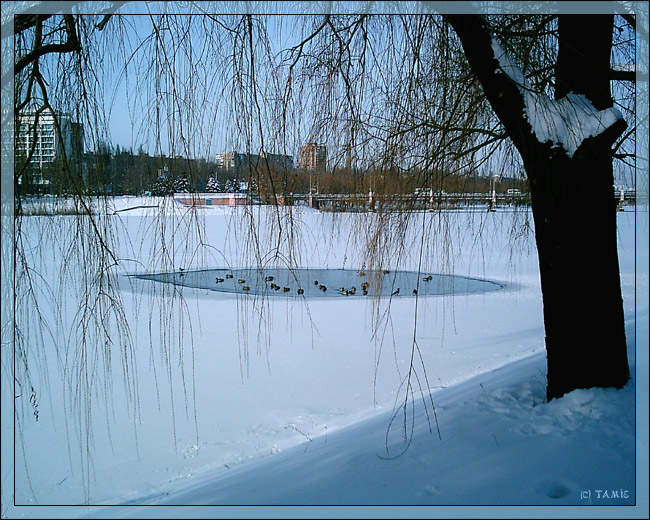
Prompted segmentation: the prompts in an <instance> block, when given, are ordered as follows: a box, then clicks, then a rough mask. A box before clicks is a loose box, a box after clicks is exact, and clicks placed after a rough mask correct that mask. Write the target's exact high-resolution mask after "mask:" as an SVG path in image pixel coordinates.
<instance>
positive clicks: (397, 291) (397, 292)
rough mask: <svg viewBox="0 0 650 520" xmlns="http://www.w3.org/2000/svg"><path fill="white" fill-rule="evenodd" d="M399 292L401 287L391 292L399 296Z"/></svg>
mask: <svg viewBox="0 0 650 520" xmlns="http://www.w3.org/2000/svg"><path fill="white" fill-rule="evenodd" d="M398 294H399V287H398V288H397V290H396V291H393V292H392V293H391V296H397V295H398Z"/></svg>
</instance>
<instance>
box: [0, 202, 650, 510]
mask: <svg viewBox="0 0 650 520" xmlns="http://www.w3.org/2000/svg"><path fill="white" fill-rule="evenodd" d="M152 201H155V204H156V205H158V204H160V205H161V206H159V207H158V208H148V207H143V206H149V205H152ZM113 204H115V207H114V209H115V210H124V211H116V212H115V214H110V215H108V216H107V217H106V219H107V220H106V223H107V225H110V226H114V230H115V232H114V233H112V234H111V236H112V237H113V238H112V239H113V240H114V243H113V245H114V246H115V247H116V249H117V251H118V252H119V255H118V256H119V267H117V268H112V269H116V271H115V274H116V275H117V277H116V278H115V280H116V282H117V283H119V291H118V294H120V295H121V296H122V298H123V303H124V306H125V309H126V316H127V321H128V324H129V327H130V333H131V335H132V338H133V350H132V351H131V350H129V349H128V345H127V346H121V345H120V342H119V341H118V339H119V338H118V336H117V334H116V336H115V339H114V341H115V344H114V345H113V347H112V349H111V352H112V359H111V361H110V363H111V366H112V370H113V371H112V373H111V374H109V373H106V374H105V377H106V378H107V379H108V380H110V381H112V383H111V384H99V383H97V384H95V385H94V386H85V387H83V386H82V387H79V388H75V389H72V388H70V386H69V385H67V384H66V381H72V380H74V377H75V374H76V373H75V372H74V371H75V370H79V367H80V366H81V364H82V362H81V361H80V360H82V359H84V357H83V356H87V358H85V359H88V358H92V356H91V355H90V354H89V352H79V350H78V344H77V343H76V342H75V338H74V336H75V334H76V333H75V334H72V335H71V338H72V339H70V340H69V341H68V342H65V341H61V340H62V339H63V338H65V337H66V336H69V335H70V334H71V332H70V331H73V330H75V329H74V327H75V325H77V324H78V323H79V321H78V320H79V319H80V317H79V315H78V314H76V312H77V309H78V304H77V303H75V300H74V298H75V295H77V296H76V297H77V298H78V295H79V294H84V291H85V290H86V288H85V286H83V283H82V281H80V282H79V283H78V284H77V285H75V284H74V283H72V284H70V283H66V284H61V283H59V282H60V280H61V276H62V271H61V268H62V267H66V268H67V271H64V272H65V273H67V274H66V275H65V276H68V277H69V279H70V280H74V276H75V275H76V273H78V272H80V271H81V269H79V268H78V267H77V268H75V265H73V260H74V257H70V256H66V255H67V254H69V251H70V248H69V242H66V240H70V235H71V232H74V227H72V226H73V225H74V222H75V220H74V217H71V216H64V217H54V218H52V217H46V216H35V217H29V218H26V219H23V222H24V226H25V236H26V237H27V242H26V244H25V250H26V251H27V253H28V255H29V256H30V261H33V262H35V265H36V267H37V268H38V275H39V276H42V279H41V280H42V282H40V284H41V285H40V286H47V287H48V290H47V291H43V292H42V293H39V294H37V295H36V298H35V300H34V301H39V302H40V304H41V311H42V312H43V314H44V317H45V318H46V319H47V320H50V321H49V322H48V323H50V325H51V326H52V337H49V336H47V335H46V336H45V337H44V339H43V342H44V345H45V346H46V353H47V356H48V357H47V360H45V359H44V358H43V357H42V356H38V355H37V354H36V353H34V355H33V359H31V360H30V362H31V364H32V366H39V367H41V368H42V367H47V369H43V371H45V372H47V373H48V375H49V384H47V385H46V384H45V381H44V378H43V377H40V378H37V379H35V380H34V382H33V384H32V386H34V390H35V392H34V393H35V398H34V400H33V401H32V400H29V399H26V398H23V399H20V400H19V402H18V403H17V408H16V410H17V412H16V414H17V416H18V418H19V421H18V422H16V425H17V431H16V445H15V451H14V445H13V433H12V425H13V424H14V422H13V413H14V410H13V404H14V403H13V401H14V399H13V397H14V396H13V395H12V394H13V391H14V389H13V388H11V387H9V388H7V378H6V377H4V375H5V374H6V371H5V370H6V367H4V368H3V386H2V424H3V431H2V487H3V491H2V502H3V506H2V507H3V516H7V517H11V518H15V517H33V518H47V517H71V516H77V517H78V516H92V517H103V518H104V517H214V516H233V515H245V514H247V513H248V514H254V515H263V516H265V515H281V516H301V517H302V516H305V515H307V516H310V515H315V514H323V515H326V516H332V514H334V515H335V516H338V515H341V514H342V512H343V511H344V513H343V514H344V516H350V515H355V516H356V515H370V516H382V515H389V516H390V515H397V514H400V512H399V511H400V510H399V509H393V508H381V509H373V508H369V509H364V510H357V509H350V508H345V509H344V510H340V509H337V510H328V509H327V508H325V509H313V508H288V509H284V508H279V509H277V508H276V509H270V510H267V509H263V508H262V509H260V508H252V509H247V508H245V507H244V508H243V509H241V508H240V507H243V506H268V505H292V506H296V505H301V506H328V505H347V506H354V505H365V506H374V505H377V506H379V505H387V506H390V505H395V506H398V505H424V506H463V507H461V509H451V510H450V509H446V508H438V507H431V508H425V509H422V510H421V509H415V508H410V509H408V512H407V514H408V516H418V515H425V516H449V515H452V514H455V515H460V516H486V515H490V512H489V511H488V512H486V510H484V509H481V508H471V507H470V508H465V507H464V506H472V505H484V504H490V505H504V506H545V505H554V506H557V505H572V506H583V505H589V506H607V508H604V509H602V510H600V509H599V510H598V513H595V510H594V509H593V507H590V508H587V509H582V508H575V507H573V508H572V509H571V510H570V515H571V516H582V515H585V516H593V515H595V514H598V515H602V516H608V515H612V516H626V517H631V516H638V517H644V516H645V517H647V511H648V498H647V497H648V493H647V489H648V487H647V476H648V461H647V439H648V406H647V403H648V400H647V397H648V213H647V209H644V210H639V211H637V212H635V211H634V210H633V208H629V207H628V208H626V209H627V210H626V211H624V212H620V213H618V217H617V218H618V224H619V254H620V263H621V277H622V288H623V295H624V306H625V313H626V323H627V337H628V347H629V348H628V352H629V359H630V365H631V369H632V374H633V378H632V380H631V382H630V383H629V384H628V385H627V386H626V387H625V388H624V389H622V390H612V389H591V390H577V391H574V392H572V393H570V394H568V395H567V396H565V397H563V398H561V399H557V400H554V401H552V402H551V403H546V402H545V397H544V392H545V371H546V369H545V357H544V330H543V325H542V303H541V294H540V286H539V276H538V269H537V258H536V251H535V247H534V240H533V236H532V232H529V233H528V234H526V233H524V234H523V235H522V234H520V233H519V231H521V229H522V225H523V224H525V223H527V224H529V226H531V227H532V218H531V217H530V215H528V213H527V211H526V210H524V209H519V210H518V211H517V212H513V211H511V210H508V211H505V210H504V211H497V212H496V213H487V212H485V211H476V212H468V211H458V212H452V211H450V212H445V213H443V214H442V215H437V214H433V213H425V214H422V215H420V216H422V217H423V219H424V220H421V219H419V218H420V217H419V216H418V217H416V220H415V222H417V223H418V226H419V225H421V224H422V223H424V224H430V226H429V227H425V229H426V233H427V237H426V242H425V243H426V244H428V246H427V247H428V249H427V250H426V253H427V254H426V255H425V256H426V263H425V264H424V265H423V267H422V271H423V273H450V272H453V273H454V274H457V275H462V276H469V277H477V278H485V279H488V280H491V281H496V282H499V283H501V284H504V285H505V287H504V288H503V289H500V290H497V291H492V292H488V293H483V294H463V295H457V296H440V297H426V298H424V297H423V298H418V299H416V298H413V297H399V296H396V297H393V298H392V299H390V300H388V299H382V300H380V301H379V302H378V301H375V300H371V299H365V300H364V299H363V297H358V296H355V297H354V298H347V297H341V298H319V299H316V298H315V299H311V300H307V301H303V300H300V299H296V298H294V297H286V296H277V297H272V298H268V299H260V298H258V297H253V296H246V295H234V294H225V293H215V292H212V291H205V290H200V289H191V288H187V287H186V288H183V289H182V290H180V292H179V291H178V290H173V287H172V286H168V285H164V284H158V283H156V282H151V281H146V280H136V279H134V278H129V277H127V276H125V275H126V274H132V273H144V272H167V271H169V270H177V269H179V268H180V267H183V269H185V270H191V269H199V268H215V267H246V266H247V265H251V263H252V262H253V260H254V258H255V254H256V249H255V247H253V246H254V245H256V244H260V251H261V253H260V256H259V258H262V259H263V261H265V259H268V257H267V256H265V254H266V253H268V251H269V250H270V249H271V247H272V245H273V242H272V240H270V239H269V237H268V236H266V235H265V232H264V229H266V228H268V227H269V226H278V225H283V229H284V230H285V231H286V229H287V225H288V220H287V214H286V212H285V210H283V211H282V212H281V213H280V214H276V213H274V212H272V211H271V210H270V209H269V208H256V209H254V211H253V212H252V213H251V214H248V213H247V211H248V210H246V209H243V208H217V207H214V208H203V209H201V210H199V211H200V214H201V218H199V219H198V220H194V219H192V218H190V217H191V215H192V213H191V212H188V210H186V209H185V208H182V207H180V206H178V205H176V204H174V203H171V202H169V201H167V202H163V201H161V200H159V199H151V198H146V199H137V198H129V197H124V198H120V199H116V200H115V201H113ZM160 207H162V215H163V216H162V217H160ZM129 208H132V209H129ZM155 215H158V216H155ZM292 216H293V219H294V220H295V221H296V222H298V223H299V225H298V226H297V227H296V228H295V231H296V233H297V234H296V237H297V238H296V244H297V247H296V248H295V249H292V250H291V252H292V254H295V256H294V257H293V258H292V265H294V266H296V267H319V268H341V267H346V268H351V269H360V268H361V267H362V265H363V262H364V261H365V256H364V251H363V250H362V251H358V250H355V249H354V247H353V245H351V242H350V231H351V230H353V231H354V230H356V229H362V228H363V227H364V226H365V225H366V224H370V223H371V221H370V220H367V219H372V218H373V217H372V216H369V215H364V214H340V215H332V214H327V213H320V212H317V211H312V210H310V209H309V208H295V209H294V212H293V215H292ZM48 219H52V220H48ZM364 219H366V220H364ZM48 222H49V224H47V225H44V224H45V223H48ZM53 222H56V224H53ZM163 222H164V225H162V224H161V223H163ZM247 222H256V223H258V224H261V225H260V227H259V229H260V234H259V235H258V236H256V237H253V236H251V235H250V233H249V231H248V230H249V227H248V226H247V225H246V223H247ZM195 225H198V226H199V229H200V240H198V239H197V238H196V236H195V235H190V234H188V232H187V229H186V227H187V226H195ZM48 226H49V227H48ZM66 226H69V227H68V228H66ZM418 226H415V227H414V229H413V230H412V233H411V234H412V236H413V237H415V238H416V239H417V236H418V231H417V230H418V229H419V228H418ZM273 229H277V228H273ZM64 231H66V232H64ZM353 234H354V233H353ZM72 236H75V235H74V233H73V234H72ZM77 236H78V235H77ZM271 236H272V233H271ZM409 236H410V235H409ZM66 237H67V238H66ZM161 237H164V238H165V244H166V247H165V248H160V247H157V246H156V244H157V243H159V240H157V239H160V238H161ZM439 237H445V239H444V240H440V239H439ZM413 243H414V244H417V243H419V242H418V241H417V240H414V242H413ZM281 249H282V251H283V252H286V251H287V249H286V247H285V246H284V245H282V246H281ZM407 249H408V251H407V252H406V253H405V254H404V256H402V257H401V259H400V263H399V267H401V268H403V269H417V268H418V264H419V262H420V257H419V255H418V250H417V248H407ZM88 254H89V255H90V256H87V257H86V258H89V259H90V258H91V257H92V251H89V252H88ZM282 258H286V256H284V257H282ZM389 260H391V262H392V263H391V265H390V266H387V267H390V268H391V269H393V268H395V267H397V266H398V265H397V263H396V260H395V258H394V257H391V258H389ZM90 261H92V260H90ZM69 264H70V265H69ZM273 265H276V264H275V263H274V264H273ZM577 276H579V273H577ZM594 283H598V281H597V280H595V281H594ZM45 284H46V285H45ZM165 287H167V289H165ZM48 291H49V292H48ZM566 293H567V297H568V298H570V297H571V288H570V287H567V288H566ZM402 294H403V293H402ZM59 304H61V305H62V306H59ZM388 304H390V305H389V306H390V309H389V310H390V312H386V311H387V310H388V308H387V306H388ZM169 311H171V312H169ZM106 323H108V324H109V326H111V327H113V328H114V327H115V324H114V321H111V320H109V319H107V321H106ZM414 325H417V328H416V329H415V334H414ZM30 326H32V327H33V326H34V324H33V323H32V324H31V325H30ZM33 330H34V329H33V328H32V329H28V331H31V332H30V333H33ZM91 332H92V331H90V332H89V334H91ZM373 332H374V333H375V334H374V335H373ZM55 339H56V340H57V341H58V343H56V342H55V341H54V340H55ZM414 339H415V344H416V346H417V347H418V348H417V349H416V350H415V356H414V362H413V363H414V372H413V377H412V379H411V380H412V381H413V394H412V395H410V396H409V397H410V399H409V401H408V403H407V404H408V407H407V410H408V413H407V415H406V422H405V416H404V415H403V414H402V411H401V410H402V409H401V408H400V405H401V404H403V403H404V398H405V393H404V388H405V386H404V384H403V383H404V381H405V379H406V376H407V374H408V367H409V362H410V360H411V356H412V352H413V345H414ZM57 345H58V348H59V350H58V354H57V352H56V351H55V348H57ZM181 346H182V348H181ZM48 349H49V350H48ZM420 356H421V357H420ZM91 360H92V363H94V365H92V366H94V367H95V370H96V373H97V374H99V375H98V378H99V379H97V381H103V380H104V379H102V378H103V377H104V374H103V370H104V368H103V367H104V366H105V363H107V361H106V359H105V358H102V357H101V356H99V357H98V358H95V359H91ZM3 363H5V360H4V359H3ZM123 367H128V377H127V379H126V381H127V382H126V384H125V383H124V382H123V381H124V379H123ZM134 369H137V371H134ZM77 374H78V372H77ZM133 384H137V392H136V394H134V395H137V399H129V398H128V396H127V395H126V392H127V391H126V390H125V388H129V387H130V385H133ZM427 389H430V390H431V391H432V394H431V396H432V399H428V398H427V395H428V393H429V392H428V391H427ZM635 390H636V401H635ZM84 392H85V393H84ZM27 393H30V392H29V390H28V391H27ZM24 397H26V396H24ZM75 398H76V399H77V400H76V401H75ZM125 403H128V405H125ZM411 405H414V408H413V409H412V408H411ZM635 405H636V406H635ZM35 411H38V420H36V416H35V413H34V412H35ZM78 412H82V413H84V414H86V417H88V418H89V419H90V422H91V426H92V431H91V433H92V435H91V436H88V431H89V430H86V429H84V428H82V427H80V424H83V423H82V422H81V419H80V418H79V417H78V415H77V413H78ZM395 412H397V413H396V414H395ZM134 414H135V415H134ZM635 414H636V415H635ZM393 416H394V420H393V421H392V422H391V417H393ZM134 417H135V418H134ZM405 424H406V441H405V437H404V435H403V433H404V427H405ZM86 439H89V444H88V448H87V450H82V449H81V448H80V446H83V445H84V442H85V440H86ZM407 445H408V449H407V450H406V451H404V448H405V447H407ZM14 455H15V456H14ZM8 461H9V462H8ZM14 464H15V465H14ZM82 469H83V470H82ZM14 470H15V496H14V495H13V493H14V482H13V479H14ZM635 471H636V474H635ZM14 500H15V505H13V504H11V502H14ZM85 501H87V502H88V503H89V504H90V506H92V507H88V506H84V505H82V504H84V502H85ZM634 504H636V506H634ZM199 505H201V506H206V505H209V506H215V507H195V506H199ZM107 506H109V507H107ZM163 506H164V507H163ZM217 506H218V507H217ZM221 506H239V507H238V508H236V509H232V508H227V507H221ZM612 506H624V507H623V508H622V509H619V508H617V507H612ZM556 509H557V508H555V509H554V510H556ZM492 511H493V512H494V511H495V510H492ZM510 511H511V512H508V511H506V512H505V513H504V512H502V510H499V511H498V513H496V514H497V516H504V515H508V516H509V515H511V514H512V515H514V516H522V517H525V516H530V515H540V514H541V515H548V514H555V513H553V512H551V513H546V512H541V513H540V510H538V509H535V508H523V509H521V508H513V509H512V510H510ZM541 511H545V510H541Z"/></svg>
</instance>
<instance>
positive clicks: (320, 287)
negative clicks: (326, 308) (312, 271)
mask: <svg viewBox="0 0 650 520" xmlns="http://www.w3.org/2000/svg"><path fill="white" fill-rule="evenodd" d="M318 288H319V289H320V290H321V291H323V292H325V291H327V287H325V286H324V285H323V284H321V285H319V286H318Z"/></svg>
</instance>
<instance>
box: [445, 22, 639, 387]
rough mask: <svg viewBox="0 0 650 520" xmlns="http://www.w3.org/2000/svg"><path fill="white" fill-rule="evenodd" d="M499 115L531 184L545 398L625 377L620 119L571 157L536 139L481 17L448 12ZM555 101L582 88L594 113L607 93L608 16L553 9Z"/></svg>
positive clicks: (614, 383) (622, 124)
mask: <svg viewBox="0 0 650 520" xmlns="http://www.w3.org/2000/svg"><path fill="white" fill-rule="evenodd" d="M449 20H450V22H451V24H452V25H453V27H454V29H455V30H456V32H457V34H458V35H459V37H460V39H461V41H462V44H463V48H464V49H465V54H466V56H467V58H468V61H469V63H470V65H471V67H472V70H473V71H474V72H475V74H476V75H477V76H478V78H479V80H480V81H481V84H482V85H483V87H484V89H485V92H486V95H487V97H488V99H489V100H490V103H491V104H492V106H493V108H494V109H495V112H496V113H497V116H498V117H499V119H500V120H501V122H502V123H503V125H504V126H505V127H506V130H507V132H508V134H509V135H510V137H511V138H512V140H513V142H514V144H515V145H516V146H517V148H518V149H519V151H520V153H521V156H522V159H523V161H524V164H525V166H526V172H527V174H528V177H529V179H530V181H531V186H530V189H531V195H532V204H533V217H534V220H535V239H536V242H537V250H538V255H539V264H540V278H541V284H542V297H543V301H544V327H545V333H546V351H547V364H548V386H547V398H548V399H549V400H550V399H553V398H554V397H560V396H562V395H564V394H565V393H567V392H570V391H572V390H574V389H576V388H591V387H617V388H620V387H622V386H623V385H625V383H626V382H627V381H628V379H629V367H628V362H627V352H626V340H625V330H624V316H623V300H622V295H621V285H620V274H619V264H618V252H617V242H616V202H615V198H614V189H613V184H614V178H613V170H612V144H613V142H614V141H615V139H616V138H617V137H618V136H620V135H621V133H622V132H623V130H624V129H625V126H626V125H625V122H624V121H623V120H622V119H620V120H618V121H617V122H616V123H614V124H613V125H611V126H610V127H609V128H608V129H607V130H605V131H604V132H602V133H600V134H599V135H597V136H595V137H591V138H588V139H585V140H584V141H583V142H582V144H581V145H580V146H579V147H578V149H577V150H576V151H575V153H574V154H573V155H570V154H569V153H567V151H566V150H564V149H563V148H560V147H553V145H552V143H550V142H547V143H540V142H539V140H538V139H537V137H536V136H535V135H534V133H533V129H532V127H531V125H530V123H529V121H528V120H527V119H526V117H525V110H524V106H525V103H524V100H523V97H522V93H521V91H520V90H519V89H518V87H517V86H516V85H514V84H513V82H512V80H511V79H510V78H509V77H508V76H507V75H506V74H503V73H501V72H500V70H499V69H500V64H499V63H498V62H497V60H496V59H495V56H494V51H493V47H492V42H491V37H490V35H489V32H488V31H487V28H486V25H485V23H484V21H483V20H482V19H481V18H480V17H479V16H473V15H470V16H462V15H460V16H450V17H449ZM560 20H561V21H560V25H559V31H560V38H559V53H558V62H557V68H556V84H557V87H556V98H557V99H559V98H561V97H563V96H564V95H566V94H567V93H569V92H573V93H575V94H583V95H585V96H586V97H587V98H588V99H589V100H590V101H591V102H592V104H593V105H594V106H595V108H597V109H599V110H602V109H605V108H608V107H611V106H612V100H611V95H610V90H609V75H608V74H609V60H610V51H611V47H610V46H611V36H612V35H611V31H612V21H613V20H612V17H611V16H571V17H567V19H564V17H563V16H560Z"/></svg>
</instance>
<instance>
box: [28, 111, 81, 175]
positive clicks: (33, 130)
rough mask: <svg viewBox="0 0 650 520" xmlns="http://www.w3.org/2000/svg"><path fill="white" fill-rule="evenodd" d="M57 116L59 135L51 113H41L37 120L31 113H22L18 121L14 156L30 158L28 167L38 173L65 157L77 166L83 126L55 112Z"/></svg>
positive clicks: (65, 115) (79, 157)
mask: <svg viewBox="0 0 650 520" xmlns="http://www.w3.org/2000/svg"><path fill="white" fill-rule="evenodd" d="M56 116H57V120H58V122H59V127H60V129H61V132H60V133H58V132H57V131H56V127H55V122H54V115H53V114H52V113H51V112H48V111H44V112H41V113H40V114H39V115H38V118H37V117H36V114H35V113H34V112H25V113H23V114H21V116H20V119H19V127H18V139H17V141H16V154H17V155H20V156H22V157H23V158H28V157H29V158H30V159H29V163H30V165H32V166H35V167H37V168H39V169H42V168H43V167H44V166H46V165H50V164H53V163H54V162H55V161H56V160H57V159H62V158H63V156H64V154H65V157H66V158H67V160H68V162H69V163H70V164H73V163H76V162H78V161H79V160H80V159H81V157H82V155H83V138H84V136H83V126H82V125H81V124H80V123H76V122H74V121H72V119H71V118H70V116H69V115H68V114H64V113H58V112H57V113H56ZM30 154H31V157H30Z"/></svg>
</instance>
